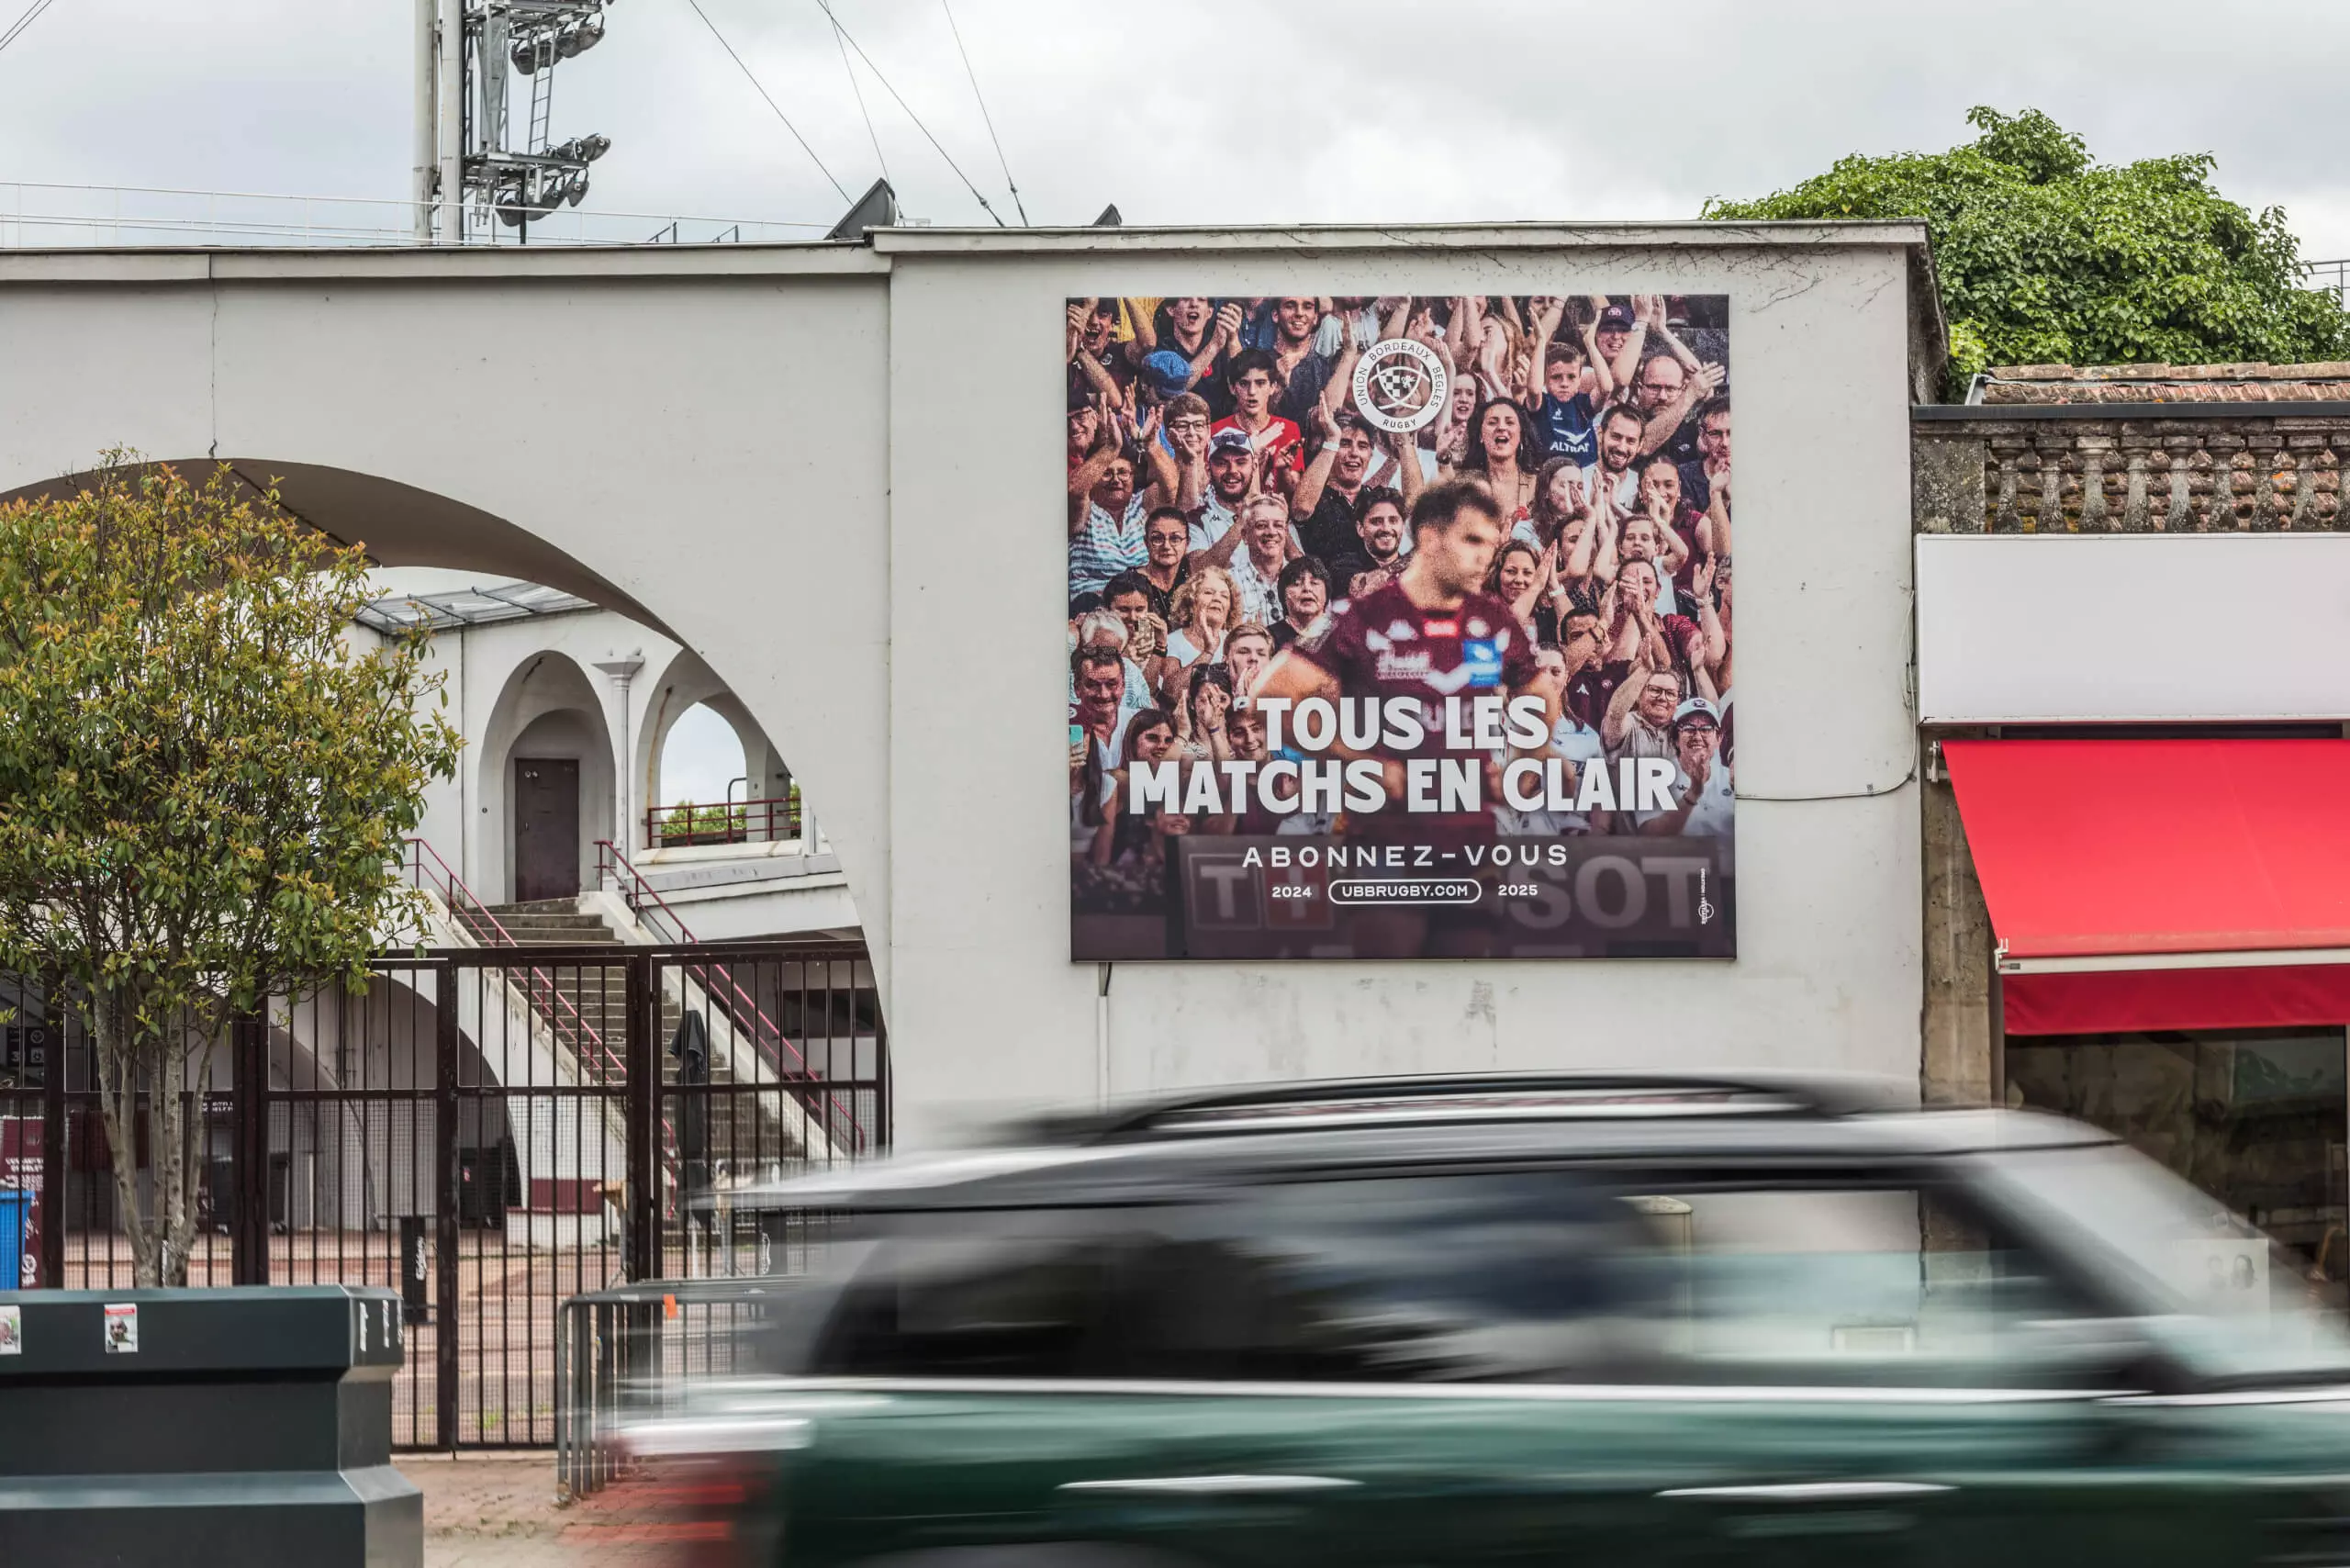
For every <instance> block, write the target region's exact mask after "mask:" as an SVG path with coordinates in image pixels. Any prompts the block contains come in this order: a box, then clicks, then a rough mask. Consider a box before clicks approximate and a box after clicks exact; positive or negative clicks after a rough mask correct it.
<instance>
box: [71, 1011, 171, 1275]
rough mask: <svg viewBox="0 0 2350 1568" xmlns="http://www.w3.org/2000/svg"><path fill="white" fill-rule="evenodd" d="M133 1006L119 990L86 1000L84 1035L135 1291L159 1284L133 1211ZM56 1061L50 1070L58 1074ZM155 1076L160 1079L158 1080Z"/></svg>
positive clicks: (143, 1226)
mask: <svg viewBox="0 0 2350 1568" xmlns="http://www.w3.org/2000/svg"><path fill="white" fill-rule="evenodd" d="M137 1016H138V1003H137V1001H136V999H135V998H134V997H132V996H131V995H129V994H127V993H125V992H122V991H106V992H101V993H100V994H99V995H97V996H95V997H93V998H92V999H91V1005H90V1012H89V1022H90V1035H91V1038H92V1040H93V1042H94V1043H95V1045H96V1047H97V1077H98V1114H99V1116H100V1117H101V1119H102V1120H103V1122H104V1123H105V1126H106V1155H107V1161H106V1162H107V1164H108V1165H109V1166H110V1167H111V1168H112V1169H113V1172H114V1196H115V1208H116V1213H117V1223H118V1224H119V1225H120V1226H121V1227H122V1230H123V1233H124V1234H125V1235H126V1236H127V1237H128V1238H129V1241H130V1271H131V1283H133V1284H134V1285H137V1286H139V1287H140V1288H141V1289H146V1288H150V1287H152V1286H154V1285H157V1284H160V1283H162V1274H161V1272H160V1271H159V1268H158V1262H159V1260H158V1259H157V1257H156V1250H157V1249H156V1246H155V1236H154V1233H153V1231H152V1230H151V1229H150V1228H149V1226H148V1224H147V1220H146V1216H145V1215H142V1214H141V1213H140V1207H139V1137H138V1122H137V1115H138V1106H139V1068H140V1057H141V1056H142V1055H144V1054H146V1053H144V1052H142V1051H141V1050H140V1037H139V1030H138V1026H137V1025H136V1024H135V1022H134V1020H135V1019H136V1018H137ZM63 1066H64V1063H63V1061H62V1059H61V1060H60V1061H59V1063H58V1067H57V1069H56V1070H62V1069H63ZM158 1076H159V1077H160V1075H158Z"/></svg>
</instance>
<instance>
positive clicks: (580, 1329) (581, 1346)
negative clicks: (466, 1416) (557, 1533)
mask: <svg viewBox="0 0 2350 1568" xmlns="http://www.w3.org/2000/svg"><path fill="white" fill-rule="evenodd" d="M770 1221H771V1223H772V1224H773V1226H775V1228H776V1230H777V1232H778V1242H777V1247H776V1251H775V1259H776V1271H775V1272H774V1273H772V1274H768V1275H765V1276H761V1277H758V1278H742V1279H717V1280H710V1279H704V1280H680V1281H675V1282H655V1283H652V1284H637V1285H623V1286H621V1287H618V1288H616V1289H612V1290H604V1291H594V1292H590V1293H589V1294H586V1295H581V1296H576V1297H574V1298H572V1299H571V1300H569V1301H566V1302H565V1303H564V1304H563V1309H562V1311H561V1313H560V1314H559V1315H558V1316H557V1317H556V1318H555V1335H554V1353H555V1366H556V1369H557V1371H556V1378H555V1421H554V1429H555V1439H554V1441H555V1454H554V1472H555V1484H556V1485H557V1487H559V1488H560V1489H561V1490H562V1491H563V1492H564V1493H565V1495H569V1496H573V1497H580V1496H585V1495H588V1493H591V1492H595V1491H598V1490H599V1489H601V1488H602V1487H604V1486H606V1485H609V1484H610V1483H611V1482H612V1481H614V1480H616V1479H618V1478H619V1476H620V1475H621V1473H622V1471H623V1470H624V1469H625V1468H626V1465H627V1461H626V1458H625V1456H624V1455H623V1454H622V1453H621V1450H620V1448H619V1446H618V1444H617V1442H616V1440H615V1439H618V1438H620V1437H621V1435H622V1434H624V1433H625V1432H626V1430H627V1428H629V1427H630V1426H631V1425H632V1424H634V1423H637V1422H640V1421H644V1420H649V1419H653V1418H655V1417H660V1416H664V1415H670V1414H674V1413H676V1412H677V1411H679V1410H681V1409H683V1408H684V1407H685V1402H686V1400H687V1398H688V1395H689V1394H690V1392H691V1390H692V1389H693V1387H694V1385H695V1384H696V1383H699V1382H701V1381H703V1380H706V1379H709V1378H713V1377H728V1376H733V1375H737V1374H741V1373H745V1372H754V1371H756V1370H758V1367H759V1364H760V1361H759V1358H760V1352H761V1342H762V1334H763V1331H764V1330H766V1329H767V1327H769V1326H771V1325H772V1324H773V1323H775V1322H776V1321H777V1319H778V1316H779V1315H780V1313H782V1312H783V1311H785V1310H788V1309H789V1304H790V1298H791V1296H792V1294H793V1293H794V1291H795V1289H796V1285H795V1282H794V1280H793V1279H792V1277H791V1276H793V1275H796V1274H800V1273H802V1272H804V1271H806V1269H807V1266H808V1264H809V1262H810V1260H811V1259H812V1257H813V1255H814V1251H815V1249H816V1247H817V1246H819V1245H821V1240H822V1230H823V1222H822V1220H821V1219H811V1218H810V1217H808V1216H802V1215H790V1216H784V1215H771V1216H770Z"/></svg>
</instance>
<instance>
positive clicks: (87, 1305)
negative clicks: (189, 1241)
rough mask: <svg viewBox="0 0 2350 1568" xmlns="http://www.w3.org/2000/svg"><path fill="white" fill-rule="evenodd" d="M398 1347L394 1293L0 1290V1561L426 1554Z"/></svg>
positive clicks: (394, 1561)
mask: <svg viewBox="0 0 2350 1568" xmlns="http://www.w3.org/2000/svg"><path fill="white" fill-rule="evenodd" d="M10 1339H13V1340H14V1346H13V1348H11V1347H10V1346H9V1345H8V1344H7V1343H6V1341H7V1340H10ZM401 1358H402V1339H401V1334H400V1305H399V1299H398V1297H397V1296H396V1295H395V1294H393V1293H392V1292H390V1291H386V1290H373V1289H356V1288H353V1287H350V1286H343V1285H316V1286H297V1287H294V1288H290V1289H287V1288H240V1289H221V1290H153V1291H0V1563H18V1562H22V1563H26V1564H32V1563H39V1564H41V1565H42V1568H78V1565H80V1564H84V1563H88V1564H107V1565H109V1568H113V1565H120V1568H144V1565H146V1564H154V1565H156V1568H255V1565H258V1564H277V1563H285V1564H296V1563H299V1564H302V1565H304V1568H313V1565H315V1568H342V1565H344V1564H348V1565H350V1568H362V1565H363V1564H364V1568H419V1565H420V1564H421V1562H423V1558H424V1499H423V1495H422V1494H420V1492H418V1490H417V1489H416V1486H415V1485H414V1484H412V1483H411V1482H409V1481H408V1478H407V1477H406V1476H404V1475H402V1474H401V1473H399V1472H398V1471H397V1470H396V1469H394V1468H393V1467H392V1462H391V1443H392V1384H393V1379H394V1377H395V1375H396V1374H397V1372H398V1371H399V1367H400V1361H401Z"/></svg>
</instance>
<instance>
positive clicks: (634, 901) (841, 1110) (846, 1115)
mask: <svg viewBox="0 0 2350 1568" xmlns="http://www.w3.org/2000/svg"><path fill="white" fill-rule="evenodd" d="M608 877H609V878H610V879H612V880H614V881H617V882H619V883H620V887H621V900H622V901H623V902H626V903H627V905H628V906H629V908H630V909H631V910H632V911H634V912H636V913H637V914H639V915H640V916H642V915H644V914H645V913H648V912H647V910H646V909H645V906H644V905H643V904H642V903H640V902H638V901H639V900H640V899H645V900H650V901H651V903H652V906H653V908H654V909H655V910H657V911H658V912H659V913H660V915H661V917H662V919H664V920H666V923H667V924H668V925H669V927H670V933H669V934H670V935H672V938H673V940H675V941H677V942H680V943H692V942H695V941H697V940H698V938H697V937H696V936H695V935H694V934H693V932H692V930H691V929H690V928H689V927H688V926H687V924H686V923H685V920H684V919H683V917H681V916H680V915H679V914H678V913H677V911H676V910H674V909H671V908H670V907H669V903H668V901H667V900H666V899H664V898H663V897H662V896H661V890H659V889H658V888H655V886H654V885H653V884H652V883H650V882H648V881H646V880H645V879H644V877H643V873H642V872H640V871H638V870H637V868H635V867H633V866H632V865H630V864H629V863H628V857H627V856H625V855H622V854H621V850H620V846H618V845H616V844H614V843H613V842H612V841H611V840H610V839H609V838H599V839H598V840H597V841H596V879H597V883H598V885H599V886H601V885H602V884H603V882H604V879H606V878H608ZM656 929H657V927H656ZM686 969H687V972H688V973H689V974H693V975H694V976H695V977H696V978H697V979H699V980H700V981H701V983H702V987H703V989H704V990H706V991H716V989H717V986H716V985H713V984H712V983H711V982H712V980H713V978H714V979H715V980H717V981H718V982H719V983H721V984H723V985H724V986H725V988H726V990H727V991H731V992H732V993H733V997H734V1002H735V1003H736V1005H735V1006H734V1007H727V1006H726V1004H725V1002H724V1000H723V999H721V1001H720V1002H719V1005H720V1006H721V1007H722V1008H724V1009H725V1012H726V1014H727V1015H728V1016H729V1017H730V1018H733V1019H736V1020H737V1021H738V1022H739V1021H740V1019H741V1017H742V1014H744V1013H747V1014H749V1015H750V1017H751V1019H752V1021H753V1023H752V1028H751V1043H752V1045H753V1046H754V1047H755V1048H756V1049H757V1050H758V1051H759V1054H760V1055H762V1056H763V1057H765V1058H767V1065H768V1066H769V1067H771V1068H773V1069H774V1070H775V1074H776V1077H777V1078H778V1080H780V1079H782V1078H783V1077H784V1076H785V1070H784V1066H783V1062H782V1060H781V1058H780V1057H779V1056H778V1054H777V1053H776V1051H775V1049H774V1047H773V1046H770V1045H769V1043H768V1042H769V1039H770V1037H772V1039H773V1042H774V1045H775V1046H780V1047H782V1048H783V1049H784V1050H787V1051H789V1052H790V1053H791V1057H792V1059H793V1060H794V1061H795V1062H797V1063H799V1069H798V1076H799V1077H800V1078H803V1079H809V1080H821V1079H822V1077H823V1074H822V1073H821V1072H818V1071H817V1070H815V1069H813V1068H811V1067H810V1066H809V1065H808V1058H807V1054H806V1053H805V1052H803V1051H801V1050H800V1047H798V1046H795V1045H793V1044H792V1043H791V1039H790V1036H788V1035H786V1034H785V1033H784V1032H783V1028H782V1025H778V1024H777V1023H776V1022H775V1021H774V1020H773V1019H771V1018H769V1017H768V1016H767V1014H766V1012H765V1011H764V1010H763V1009H761V1008H760V1006H759V1004H758V1002H756V1000H755V999H754V998H752V997H751V996H750V995H748V994H747V993H746V992H745V991H744V990H743V988H742V986H741V985H740V984H739V983H738V982H737V981H736V980H735V979H734V974H733V970H731V969H727V968H726V967H725V966H724V965H722V964H716V963H701V964H693V963H688V965H687V966H686ZM738 1009H739V1011H738ZM824 1098H825V1099H826V1100H827V1101H828V1102H830V1103H831V1105H832V1108H833V1111H834V1114H836V1115H837V1117H838V1118H839V1121H840V1122H843V1123H845V1124H846V1125H847V1127H848V1129H849V1133H850V1137H851V1145H850V1147H851V1148H853V1149H862V1148H865V1147H866V1137H865V1126H864V1124H862V1123H861V1122H859V1121H858V1120H857V1119H856V1112H855V1111H853V1110H851V1109H850V1108H849V1107H848V1106H846V1105H844V1104H842V1103H841V1100H840V1096H839V1095H837V1094H834V1093H832V1092H829V1091H828V1092H826V1093H825V1096H824ZM827 1122H828V1124H830V1125H827V1126H826V1127H825V1129H824V1133H825V1137H832V1136H833V1126H834V1125H838V1124H835V1123H832V1119H831V1118H827Z"/></svg>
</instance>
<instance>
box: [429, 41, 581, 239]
mask: <svg viewBox="0 0 2350 1568" xmlns="http://www.w3.org/2000/svg"><path fill="white" fill-rule="evenodd" d="M609 5H610V0H417V26H418V44H417V61H418V74H419V87H418V133H417V147H418V158H417V187H416V200H417V208H418V225H417V226H418V233H419V237H420V238H428V239H433V240H437V241H441V242H442V243H444V244H462V243H464V241H467V240H468V239H472V238H476V237H479V236H484V235H494V234H495V232H496V230H497V228H498V226H499V225H503V226H505V227H507V228H510V229H512V230H515V231H516V238H517V239H519V240H520V241H525V242H527V241H529V239H530V226H531V224H532V222H533V221H536V220H537V219H539V218H543V217H545V216H546V215H547V214H549V213H550V212H552V211H554V209H555V208H557V207H563V206H571V207H576V206H578V205H579V202H580V199H581V198H582V197H584V196H586V195H587V194H588V164H590V163H592V162H595V161H596V160H597V159H599V158H600V157H602V156H603V155H604V153H605V152H606V151H608V150H609V149H610V146H611V141H610V138H607V137H603V136H596V135H588V136H575V137H572V138H571V139H569V140H565V141H562V142H553V141H552V137H553V127H554V72H555V67H556V66H558V65H560V64H562V63H563V62H565V61H566V60H571V59H575V58H576V57H577V56H579V55H580V54H583V53H585V52H586V51H587V50H590V49H593V48H594V47H595V46H596V45H597V44H599V43H600V42H602V41H603V38H604V12H605V9H606V7H607V6H609ZM516 75H520V76H521V77H522V78H523V79H524V81H525V82H526V83H527V84H528V85H529V89H530V98H529V101H528V104H527V106H525V110H524V117H523V123H522V126H521V128H520V139H519V141H518V140H517V137H516V135H515V128H514V126H513V124H512V116H511V114H510V112H509V107H510V106H511V104H512V101H513V96H514V95H513V91H512V88H513V77H514V76H516Z"/></svg>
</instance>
